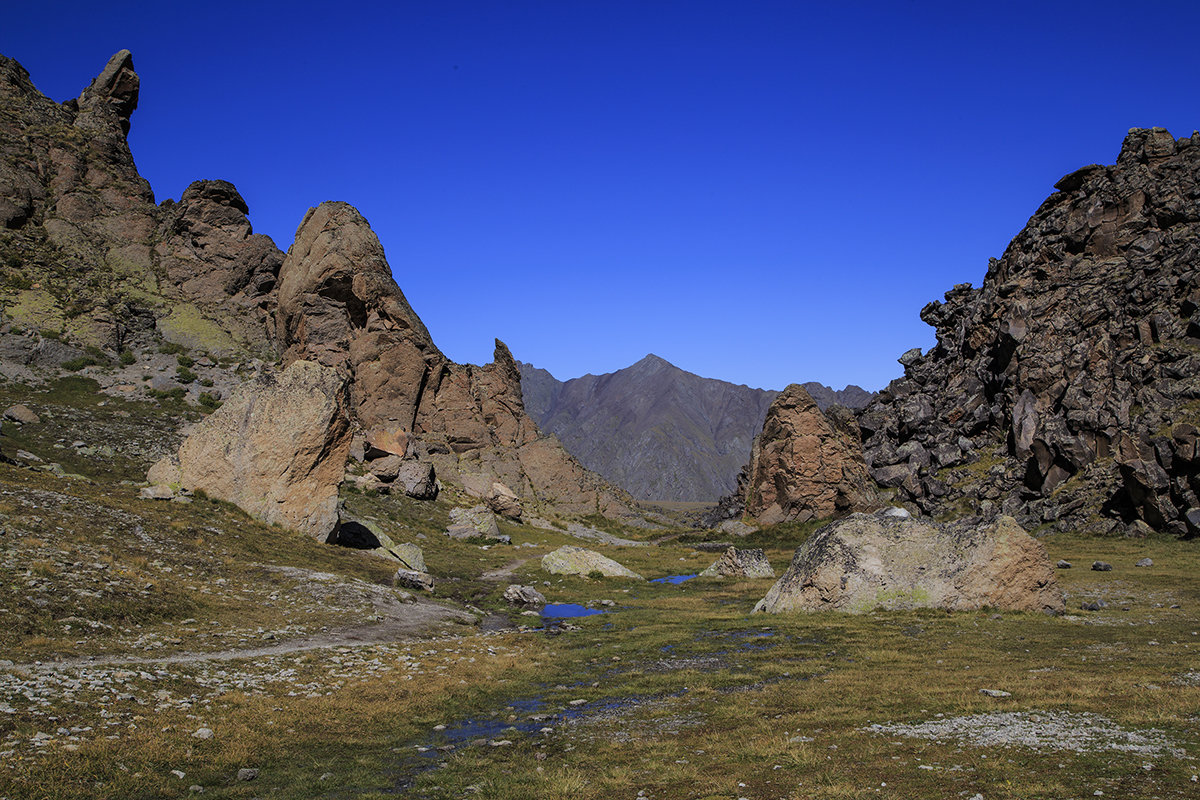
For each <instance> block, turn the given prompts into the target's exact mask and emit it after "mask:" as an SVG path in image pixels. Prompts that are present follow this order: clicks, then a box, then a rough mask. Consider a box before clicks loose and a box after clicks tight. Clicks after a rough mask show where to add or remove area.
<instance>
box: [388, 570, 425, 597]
mask: <svg viewBox="0 0 1200 800" xmlns="http://www.w3.org/2000/svg"><path fill="white" fill-rule="evenodd" d="M392 584H393V585H395V586H399V587H402V588H405V589H418V590H421V591H426V592H432V591H433V576H432V575H430V574H429V573H428V572H417V571H415V570H411V569H404V568H403V567H401V568H400V569H398V570H396V574H395V575H394V576H393V577H392Z"/></svg>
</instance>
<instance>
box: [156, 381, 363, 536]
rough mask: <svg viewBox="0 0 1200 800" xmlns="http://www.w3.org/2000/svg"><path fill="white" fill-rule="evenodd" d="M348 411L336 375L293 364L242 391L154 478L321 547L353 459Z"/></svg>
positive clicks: (160, 467)
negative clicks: (221, 502) (313, 540)
mask: <svg viewBox="0 0 1200 800" xmlns="http://www.w3.org/2000/svg"><path fill="white" fill-rule="evenodd" d="M346 405H347V397H346V383H345V380H344V379H343V378H342V377H341V376H340V375H338V373H337V371H336V370H332V369H329V368H328V367H323V366H321V365H320V364H315V363H313V362H311V361H296V362H294V363H293V364H292V365H291V366H289V367H288V368H287V369H286V370H284V371H283V372H282V373H279V374H277V375H276V374H271V373H266V374H264V375H262V376H260V377H259V378H257V379H256V380H254V381H252V382H250V383H248V384H246V385H245V386H243V387H242V388H241V389H239V390H238V392H236V393H235V394H234V395H233V397H231V398H230V399H229V400H227V401H226V402H225V403H224V404H223V405H222V406H221V407H220V408H219V409H217V410H216V411H215V412H213V413H212V414H211V415H209V416H208V417H207V418H205V419H204V421H203V422H201V423H200V424H199V425H197V426H196V427H195V428H194V429H193V430H192V432H191V433H190V434H189V435H188V437H187V438H186V439H185V440H184V442H183V444H182V445H180V447H179V454H178V457H177V458H176V459H167V460H165V461H163V462H160V464H157V465H155V467H153V468H152V470H151V476H152V477H154V478H156V479H160V480H161V479H163V478H165V477H167V478H168V479H169V477H177V478H178V483H179V484H180V485H181V486H182V487H183V488H185V489H191V490H197V489H198V490H202V491H204V492H206V493H207V494H208V495H210V496H212V497H216V498H219V499H221V500H226V501H228V502H230V503H233V504H234V505H237V506H238V507H240V508H241V509H243V510H244V511H246V512H247V513H248V514H250V515H251V516H253V517H256V518H257V519H260V520H262V521H264V522H268V523H279V524H281V525H283V526H285V527H288V528H292V529H293V530H297V531H301V532H303V533H306V534H308V535H310V536H314V537H317V538H319V539H322V540H324V539H325V538H327V537H328V536H329V534H331V533H332V532H333V531H335V530H336V529H337V527H338V513H337V493H338V485H339V484H340V483H341V480H342V476H343V474H344V472H345V467H346V460H347V457H348V455H349V451H350V420H349V417H348V414H347V408H346ZM168 476H169V477H168ZM172 482H174V481H172Z"/></svg>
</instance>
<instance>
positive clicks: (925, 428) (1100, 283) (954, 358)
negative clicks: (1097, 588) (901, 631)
mask: <svg viewBox="0 0 1200 800" xmlns="http://www.w3.org/2000/svg"><path fill="white" fill-rule="evenodd" d="M1055 188H1056V189H1057V190H1058V191H1056V192H1055V193H1054V194H1052V195H1051V196H1050V197H1049V198H1048V199H1047V200H1046V201H1045V202H1044V203H1043V204H1042V206H1041V208H1039V209H1038V210H1037V213H1036V214H1034V216H1033V217H1032V218H1031V219H1030V220H1029V223H1028V224H1027V225H1026V227H1025V229H1024V230H1022V231H1021V232H1020V233H1019V234H1018V235H1017V236H1016V238H1015V239H1013V241H1012V243H1011V244H1010V245H1009V246H1008V249H1007V250H1006V251H1005V253H1004V255H1003V257H1002V258H1000V259H999V260H995V259H993V260H992V262H991V263H990V264H989V266H988V270H987V275H986V276H985V278H984V280H983V285H982V286H981V287H980V288H978V289H973V288H971V286H970V285H969V284H964V285H960V286H956V287H954V288H953V289H952V290H950V291H949V292H947V293H946V297H945V302H933V303H930V304H929V305H927V306H926V307H925V308H924V309H923V310H922V311H921V318H922V319H923V320H925V321H926V322H928V323H929V324H930V325H932V326H934V327H935V328H936V329H937V345H936V346H935V347H934V348H933V349H932V350H930V351H929V352H927V353H921V352H920V351H919V350H912V351H909V352H907V353H905V354H904V355H903V356H902V357H901V358H900V362H901V364H903V365H904V368H905V374H904V377H902V378H899V379H897V380H895V381H893V382H892V384H891V385H889V386H888V387H887V389H886V390H885V391H883V392H881V393H880V395H879V397H878V398H877V399H876V401H875V402H874V403H872V404H871V405H870V406H868V407H867V408H866V409H865V410H864V411H863V412H862V413H861V415H860V416H859V423H860V425H861V428H862V436H863V440H864V452H865V455H866V459H867V462H868V464H870V466H871V470H872V474H873V475H874V477H875V479H876V480H877V481H878V482H879V483H880V484H882V485H884V486H887V487H891V488H893V489H894V490H895V491H896V493H897V494H898V495H899V496H900V497H902V498H903V499H905V500H908V501H911V502H913V503H915V504H916V505H918V506H919V507H920V508H922V509H923V510H925V511H928V512H930V513H933V514H941V515H946V516H963V515H983V516H991V515H994V514H995V513H998V512H1000V511H1003V512H1004V513H1006V514H1010V515H1013V516H1015V517H1017V519H1018V520H1019V521H1020V522H1021V524H1023V525H1025V526H1026V527H1031V528H1032V527H1037V526H1039V525H1043V524H1050V525H1053V526H1055V527H1057V528H1059V529H1063V530H1066V529H1077V528H1088V529H1096V530H1105V531H1107V530H1113V529H1116V528H1119V527H1123V526H1125V525H1128V524H1130V523H1133V522H1135V521H1139V520H1140V521H1142V522H1145V523H1147V524H1149V525H1150V526H1151V527H1153V528H1156V529H1164V530H1169V531H1172V532H1175V533H1177V534H1181V535H1195V534H1197V533H1200V499H1198V497H1197V492H1198V491H1200V479H1198V477H1197V463H1198V462H1197V461H1196V455H1197V453H1196V438H1197V432H1196V427H1195V425H1196V423H1197V422H1198V421H1200V136H1198V135H1195V134H1194V135H1193V136H1192V137H1191V138H1184V139H1179V140H1176V139H1174V138H1173V137H1172V136H1171V135H1170V134H1169V133H1168V132H1167V131H1165V130H1162V129H1159V128H1156V129H1152V130H1141V129H1135V130H1132V131H1130V133H1129V135H1128V136H1127V137H1126V139H1125V142H1124V144H1123V146H1122V148H1121V152H1120V155H1119V156H1118V158H1117V163H1116V164H1115V165H1113V166H1099V165H1092V166H1088V167H1084V168H1083V169H1080V170H1077V171H1076V172H1073V173H1071V174H1070V175H1067V176H1066V177H1064V178H1063V179H1062V180H1060V181H1059V182H1058V183H1057V184H1055Z"/></svg>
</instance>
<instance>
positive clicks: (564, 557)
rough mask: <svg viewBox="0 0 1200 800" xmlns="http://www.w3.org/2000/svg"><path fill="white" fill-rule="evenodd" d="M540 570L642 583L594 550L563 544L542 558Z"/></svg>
mask: <svg viewBox="0 0 1200 800" xmlns="http://www.w3.org/2000/svg"><path fill="white" fill-rule="evenodd" d="M542 569H544V570H546V571H547V572H549V573H550V574H552V575H590V574H592V573H593V572H599V573H600V574H601V575H603V576H604V577H606V578H636V579H637V580H639V581H644V580H645V578H643V577H642V576H641V575H638V574H637V573H636V572H634V571H633V570H631V569H628V568H626V567H623V566H621V565H620V564H618V563H617V562H616V561H613V560H612V559H611V558H608V557H607V556H602V555H600V554H599V553H597V552H596V551H595V550H586V549H584V548H582V547H574V546H572V545H569V544H565V545H563V546H562V547H560V548H558V549H557V550H555V551H554V552H552V553H547V554H546V555H545V556H543V557H542Z"/></svg>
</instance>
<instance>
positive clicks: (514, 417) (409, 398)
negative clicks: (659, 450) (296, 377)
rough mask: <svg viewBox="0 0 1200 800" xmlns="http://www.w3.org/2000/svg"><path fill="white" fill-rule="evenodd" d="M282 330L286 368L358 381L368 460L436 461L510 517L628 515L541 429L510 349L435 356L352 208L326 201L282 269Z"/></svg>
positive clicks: (623, 502)
mask: <svg viewBox="0 0 1200 800" xmlns="http://www.w3.org/2000/svg"><path fill="white" fill-rule="evenodd" d="M276 333H277V335H278V336H279V343H280V346H281V349H282V350H283V353H284V356H283V358H284V363H288V362H290V361H292V360H294V359H298V358H306V359H312V360H315V361H318V362H320V363H322V364H325V365H328V366H330V367H334V368H336V369H338V370H340V371H341V372H343V373H345V374H346V375H348V376H349V380H350V386H351V398H352V406H353V408H354V414H355V417H356V419H357V421H358V423H359V424H360V425H361V427H362V428H363V430H364V431H365V433H366V440H367V448H366V449H367V452H368V454H371V453H377V454H378V455H380V456H384V457H386V455H387V454H389V453H391V454H395V455H398V456H402V457H407V458H416V459H418V460H420V461H421V462H422V463H430V464H433V465H434V466H435V468H436V470H437V475H438V477H439V478H441V479H442V480H446V481H450V482H452V483H456V484H459V485H462V486H464V487H466V488H467V490H468V491H471V490H472V487H476V486H478V487H482V488H480V489H479V490H478V492H477V493H478V495H479V496H480V497H481V498H490V500H491V502H493V504H498V505H500V506H502V507H503V510H502V513H505V514H509V515H511V514H513V513H516V514H518V515H519V514H520V508H521V504H522V503H532V504H544V505H548V506H552V507H554V508H555V509H556V510H558V511H560V512H568V513H590V512H595V511H597V510H598V511H600V512H601V513H608V514H628V513H631V509H630V501H629V499H628V497H626V496H624V495H623V493H621V492H620V491H618V490H615V489H613V488H612V487H610V486H608V485H607V484H606V483H604V481H603V480H601V479H600V478H599V477H598V476H595V475H593V474H592V473H589V472H587V471H586V470H584V469H583V468H582V467H580V466H579V464H578V463H577V462H575V461H574V460H573V459H572V458H571V457H570V456H568V455H567V453H566V452H565V451H564V450H563V449H562V446H561V445H559V443H558V442H557V441H556V440H554V439H552V438H547V437H544V436H542V435H541V434H540V433H539V431H538V429H537V426H536V425H535V424H534V423H533V421H532V420H531V419H529V417H528V416H527V415H526V414H525V411H524V406H523V404H522V400H521V385H520V373H519V371H518V369H517V366H516V363H515V362H514V361H513V358H512V354H511V353H510V352H509V351H508V348H507V347H505V345H504V344H503V343H502V342H500V341H497V342H496V350H495V359H494V361H493V362H492V363H491V364H488V365H486V366H482V367H478V366H473V365H469V364H456V363H454V362H452V361H450V360H449V359H447V358H446V356H445V355H443V354H442V352H441V351H440V350H438V348H437V347H436V346H435V345H434V343H433V340H432V338H431V337H430V335H429V332H428V330H426V328H425V326H424V324H423V323H422V322H421V320H420V318H419V317H418V316H417V315H416V313H415V312H414V311H413V310H412V307H411V306H410V305H409V304H408V301H407V300H406V299H405V297H404V294H403V293H402V292H401V291H400V288H399V287H398V286H397V285H396V282H395V280H394V279H393V277H392V273H391V268H390V267H389V266H388V263H387V259H386V258H385V257H384V252H383V247H382V246H381V245H380V243H379V240H378V238H377V237H376V236H375V233H374V232H373V231H372V230H371V228H370V226H369V225H368V224H367V221H366V220H365V219H363V217H362V215H360V214H359V213H358V211H356V210H355V209H354V208H353V207H352V206H350V205H347V204H346V203H333V202H330V203H322V204H321V205H320V206H318V207H317V208H315V209H312V210H310V211H309V213H308V214H307V215H306V216H305V218H304V221H303V222H302V223H301V224H300V227H299V229H298V230H297V232H296V241H295V243H294V244H293V245H292V247H291V249H290V250H289V251H288V255H287V258H286V259H285V260H284V263H283V266H282V268H281V269H280V272H279V293H278V308H277V312H276ZM497 484H499V485H502V486H503V487H504V488H505V489H506V490H507V492H506V493H507V494H508V495H510V497H509V498H502V497H500V496H499V495H498V494H497V491H496V490H495V488H494V487H495V486H496V485H497ZM500 494H501V495H502V494H505V493H500ZM514 499H515V500H517V501H518V502H516V503H514V502H512V500H514Z"/></svg>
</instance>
